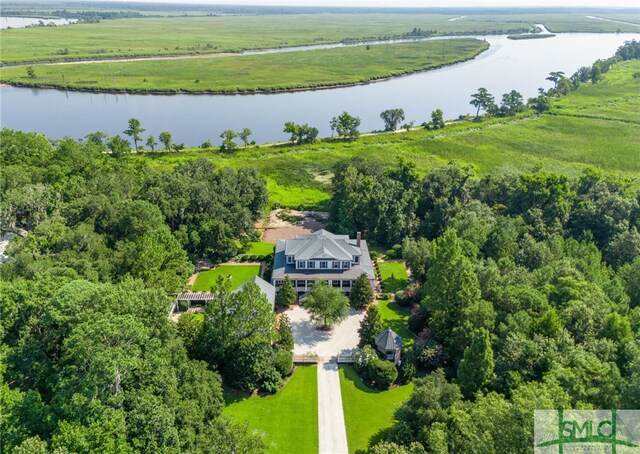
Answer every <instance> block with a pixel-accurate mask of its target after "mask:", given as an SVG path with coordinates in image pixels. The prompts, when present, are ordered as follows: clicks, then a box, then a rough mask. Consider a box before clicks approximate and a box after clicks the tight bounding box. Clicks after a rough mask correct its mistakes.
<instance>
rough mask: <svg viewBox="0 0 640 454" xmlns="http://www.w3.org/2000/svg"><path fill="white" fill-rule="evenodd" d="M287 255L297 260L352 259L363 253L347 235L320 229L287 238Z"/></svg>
mask: <svg viewBox="0 0 640 454" xmlns="http://www.w3.org/2000/svg"><path fill="white" fill-rule="evenodd" d="M284 253H285V255H293V256H294V257H295V259H296V260H313V259H328V260H342V261H347V260H348V261H351V260H353V256H356V255H360V254H362V251H361V250H360V248H359V247H357V246H356V245H355V244H351V243H350V242H349V237H348V236H346V235H334V234H333V233H331V232H328V231H326V230H318V231H317V232H314V233H312V234H309V235H296V237H295V239H293V240H287V242H286V245H285V252H284Z"/></svg>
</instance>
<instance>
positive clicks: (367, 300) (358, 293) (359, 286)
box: [349, 273, 373, 309]
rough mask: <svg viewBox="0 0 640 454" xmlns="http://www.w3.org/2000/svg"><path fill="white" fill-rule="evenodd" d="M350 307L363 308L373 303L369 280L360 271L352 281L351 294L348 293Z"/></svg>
mask: <svg viewBox="0 0 640 454" xmlns="http://www.w3.org/2000/svg"><path fill="white" fill-rule="evenodd" d="M349 302H350V303H351V307H354V308H356V309H364V308H365V307H367V306H368V305H369V304H371V303H373V287H371V282H369V277H368V276H367V275H366V274H365V273H362V274H361V275H360V276H358V278H357V279H356V280H355V282H354V283H353V287H352V288H351V294H350V295H349Z"/></svg>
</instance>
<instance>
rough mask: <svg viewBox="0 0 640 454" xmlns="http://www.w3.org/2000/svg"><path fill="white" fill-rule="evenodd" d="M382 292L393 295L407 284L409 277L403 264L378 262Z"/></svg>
mask: <svg viewBox="0 0 640 454" xmlns="http://www.w3.org/2000/svg"><path fill="white" fill-rule="evenodd" d="M378 267H379V268H380V280H381V281H382V290H383V291H384V292H387V293H395V292H397V291H399V290H404V288H405V287H406V286H407V284H409V276H408V275H407V269H406V268H405V267H404V263H403V262H378Z"/></svg>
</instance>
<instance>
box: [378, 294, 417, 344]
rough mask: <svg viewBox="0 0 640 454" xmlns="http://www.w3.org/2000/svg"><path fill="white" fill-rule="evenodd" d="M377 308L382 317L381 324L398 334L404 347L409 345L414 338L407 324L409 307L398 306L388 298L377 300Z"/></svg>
mask: <svg viewBox="0 0 640 454" xmlns="http://www.w3.org/2000/svg"><path fill="white" fill-rule="evenodd" d="M378 310H379V311H380V317H381V318H382V325H383V326H384V327H385V328H387V327H390V328H391V329H392V330H394V331H395V332H396V333H397V334H399V335H400V336H401V337H402V340H403V341H404V346H405V347H411V346H412V345H413V341H414V339H415V338H414V336H413V333H412V332H411V331H409V327H408V325H407V324H408V322H409V316H410V315H411V313H410V312H409V309H405V308H403V307H400V306H398V305H397V304H396V303H394V302H392V301H389V300H379V301H378Z"/></svg>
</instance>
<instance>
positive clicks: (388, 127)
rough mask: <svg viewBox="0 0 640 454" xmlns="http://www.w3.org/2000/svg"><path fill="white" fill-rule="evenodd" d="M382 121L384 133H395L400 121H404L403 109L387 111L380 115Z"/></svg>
mask: <svg viewBox="0 0 640 454" xmlns="http://www.w3.org/2000/svg"><path fill="white" fill-rule="evenodd" d="M380 118H382V121H384V130H385V131H395V130H396V129H398V125H399V124H400V122H401V121H404V109H387V110H385V111H383V112H382V113H381V114H380Z"/></svg>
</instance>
